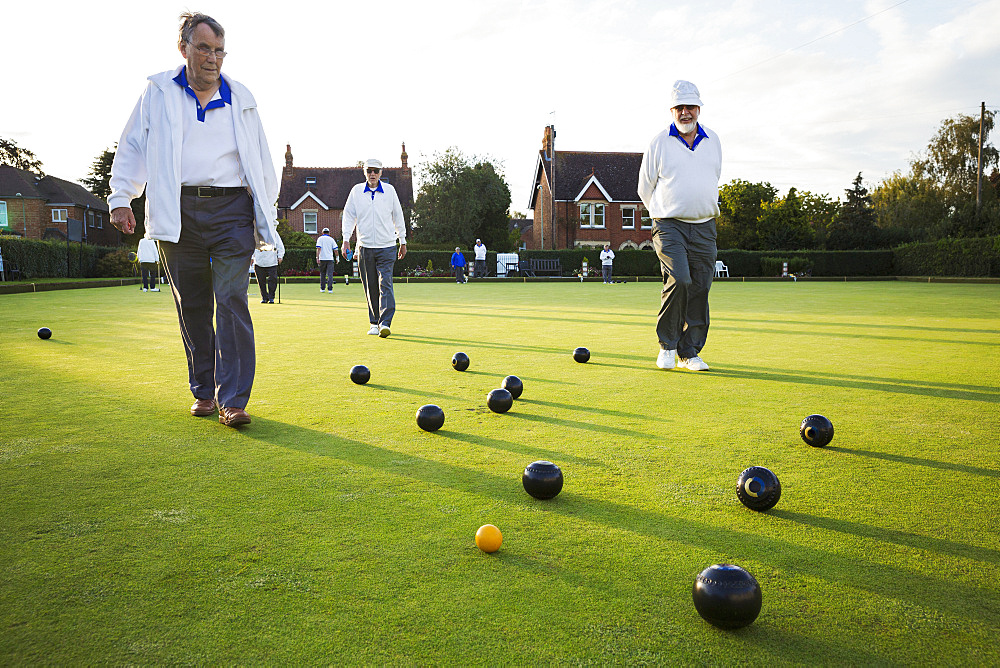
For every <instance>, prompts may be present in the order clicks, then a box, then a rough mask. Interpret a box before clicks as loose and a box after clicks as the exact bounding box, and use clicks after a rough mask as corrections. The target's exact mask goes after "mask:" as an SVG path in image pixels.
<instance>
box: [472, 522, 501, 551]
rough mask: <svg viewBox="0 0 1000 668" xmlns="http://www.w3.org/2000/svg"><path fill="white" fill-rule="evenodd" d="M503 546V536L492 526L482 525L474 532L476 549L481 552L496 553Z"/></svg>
mask: <svg viewBox="0 0 1000 668" xmlns="http://www.w3.org/2000/svg"><path fill="white" fill-rule="evenodd" d="M502 544H503V534H502V533H500V529H497V528H496V527H495V526H493V525H492V524H484V525H483V526H481V527H479V531H477V532H476V547H478V548H479V549H480V550H482V551H483V552H496V551H497V550H499V549H500V545H502Z"/></svg>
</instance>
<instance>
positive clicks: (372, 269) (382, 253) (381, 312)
mask: <svg viewBox="0 0 1000 668" xmlns="http://www.w3.org/2000/svg"><path fill="white" fill-rule="evenodd" d="M397 253H398V251H397V250H396V247H395V246H390V247H388V248H365V247H364V246H362V247H361V248H359V249H358V273H359V274H361V286H362V287H363V288H364V291H365V297H366V298H367V300H368V322H370V323H371V324H373V325H385V326H386V327H389V326H391V325H392V316H393V315H395V314H396V298H395V297H394V296H393V294H392V268H393V266H395V264H396V255H397Z"/></svg>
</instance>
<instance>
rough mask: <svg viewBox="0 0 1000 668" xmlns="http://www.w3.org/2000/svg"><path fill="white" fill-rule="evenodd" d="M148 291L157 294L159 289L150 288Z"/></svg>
mask: <svg viewBox="0 0 1000 668" xmlns="http://www.w3.org/2000/svg"><path fill="white" fill-rule="evenodd" d="M149 291H150V292H159V291H160V289H159V288H150V289H149Z"/></svg>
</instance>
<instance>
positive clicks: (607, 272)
mask: <svg viewBox="0 0 1000 668" xmlns="http://www.w3.org/2000/svg"><path fill="white" fill-rule="evenodd" d="M611 266H612V265H610V264H602V265H601V273H603V274H604V282H605V283H610V282H611Z"/></svg>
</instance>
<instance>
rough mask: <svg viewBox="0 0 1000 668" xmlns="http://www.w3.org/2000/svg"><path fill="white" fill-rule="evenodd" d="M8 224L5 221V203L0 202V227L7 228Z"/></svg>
mask: <svg viewBox="0 0 1000 668" xmlns="http://www.w3.org/2000/svg"><path fill="white" fill-rule="evenodd" d="M9 225H10V222H9V221H8V220H7V202H0V227H8V226H9Z"/></svg>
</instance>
